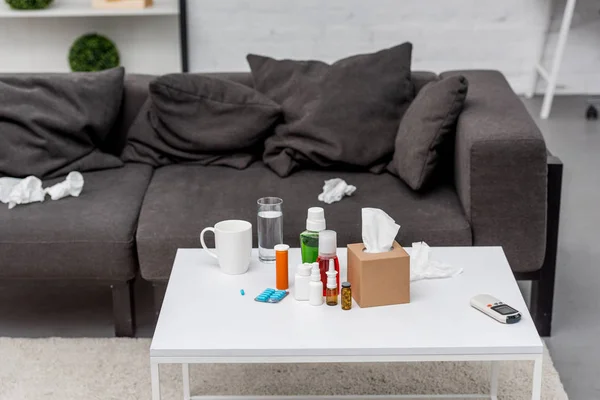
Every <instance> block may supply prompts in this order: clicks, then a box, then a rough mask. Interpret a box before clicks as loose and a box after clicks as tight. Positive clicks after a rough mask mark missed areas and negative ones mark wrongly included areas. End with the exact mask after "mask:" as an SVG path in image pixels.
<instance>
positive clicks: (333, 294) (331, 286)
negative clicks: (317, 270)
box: [325, 260, 338, 306]
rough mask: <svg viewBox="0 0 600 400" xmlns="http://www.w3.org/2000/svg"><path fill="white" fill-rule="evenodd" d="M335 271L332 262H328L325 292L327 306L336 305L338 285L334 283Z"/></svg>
mask: <svg viewBox="0 0 600 400" xmlns="http://www.w3.org/2000/svg"><path fill="white" fill-rule="evenodd" d="M337 274H338V273H337V271H336V270H335V264H334V262H333V260H329V271H327V291H326V295H325V303H327V305H328V306H337V303H338V285H337V281H336V277H337Z"/></svg>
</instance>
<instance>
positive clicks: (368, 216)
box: [362, 208, 400, 253]
mask: <svg viewBox="0 0 600 400" xmlns="http://www.w3.org/2000/svg"><path fill="white" fill-rule="evenodd" d="M399 229H400V225H398V224H397V223H396V221H394V220H393V219H392V217H390V216H389V215H387V214H386V213H385V211H383V210H380V209H379V208H363V209H362V241H363V243H364V245H365V252H366V253H383V252H385V251H390V250H392V247H393V244H394V240H396V235H398V230H399Z"/></svg>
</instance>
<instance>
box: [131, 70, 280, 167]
mask: <svg viewBox="0 0 600 400" xmlns="http://www.w3.org/2000/svg"><path fill="white" fill-rule="evenodd" d="M280 116H281V107H280V106H279V105H278V104H276V103H275V102H273V101H271V100H269V99H268V98H267V97H266V96H264V95H262V94H260V93H259V92H257V91H256V90H254V89H252V88H250V87H248V86H245V85H242V84H240V83H237V82H233V81H231V80H229V79H221V78H215V77H210V76H199V75H194V74H170V75H163V76H161V77H159V78H156V79H155V80H153V81H152V82H151V83H150V97H149V99H148V100H147V101H146V103H145V104H144V105H143V106H142V111H141V112H140V113H139V114H138V117H137V118H136V120H135V121H134V123H133V125H132V127H131V129H130V130H129V133H128V139H127V144H126V146H125V150H124V151H123V154H122V155H121V158H122V159H123V160H124V161H126V162H138V163H145V164H149V165H152V166H153V167H159V166H164V165H169V164H176V163H182V162H195V163H198V164H201V165H209V164H211V165H226V166H230V167H234V168H238V169H243V168H246V167H247V166H248V165H249V164H250V163H252V162H253V161H254V160H256V159H257V158H259V157H260V154H261V152H262V147H263V142H264V140H265V138H266V137H267V136H269V135H271V134H272V131H273V125H274V124H275V122H277V120H278V119H279V117H280Z"/></svg>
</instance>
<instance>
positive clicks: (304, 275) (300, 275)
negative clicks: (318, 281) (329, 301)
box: [294, 263, 312, 301]
mask: <svg viewBox="0 0 600 400" xmlns="http://www.w3.org/2000/svg"><path fill="white" fill-rule="evenodd" d="M311 269H312V264H309V263H304V264H299V265H298V268H296V274H295V275H294V298H295V299H296V300H298V301H307V300H308V293H309V283H310V272H311Z"/></svg>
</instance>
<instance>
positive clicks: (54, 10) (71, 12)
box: [0, 0, 179, 18]
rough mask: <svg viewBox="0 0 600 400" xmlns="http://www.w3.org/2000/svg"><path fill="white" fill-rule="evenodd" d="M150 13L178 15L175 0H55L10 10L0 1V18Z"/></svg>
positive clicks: (120, 15)
mask: <svg viewBox="0 0 600 400" xmlns="http://www.w3.org/2000/svg"><path fill="white" fill-rule="evenodd" d="M151 15H179V6H178V4H177V1H176V0H154V5H153V6H152V7H148V8H141V9H115V10H106V9H97V8H92V2H91V0H79V1H74V0H55V1H54V2H53V3H52V4H51V5H50V7H48V8H46V9H44V10H25V11H19V10H12V9H11V8H10V7H9V6H8V4H6V3H5V2H4V1H1V2H0V18H56V17H133V16H151Z"/></svg>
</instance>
